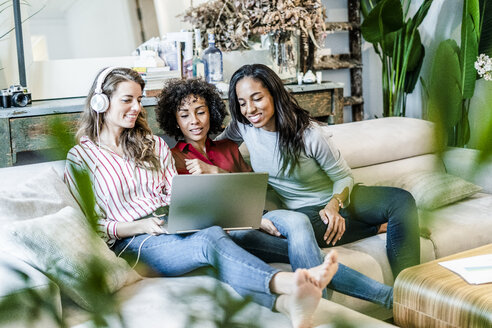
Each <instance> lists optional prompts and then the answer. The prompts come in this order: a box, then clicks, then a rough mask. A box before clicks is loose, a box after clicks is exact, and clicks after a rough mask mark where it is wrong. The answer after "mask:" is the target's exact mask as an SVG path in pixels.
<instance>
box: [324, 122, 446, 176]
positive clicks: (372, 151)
mask: <svg viewBox="0 0 492 328" xmlns="http://www.w3.org/2000/svg"><path fill="white" fill-rule="evenodd" d="M327 129H330V131H331V132H332V133H333V141H334V143H335V145H337V147H338V148H339V149H340V152H341V153H342V156H343V158H344V159H345V160H346V161H347V163H348V165H349V166H350V167H351V168H357V167H364V166H369V165H374V164H379V163H385V162H391V161H395V160H399V159H403V158H409V157H414V156H418V155H424V154H429V153H433V152H436V151H437V150H439V147H440V146H439V145H438V144H437V143H436V142H434V141H435V140H436V138H435V136H434V132H435V131H434V125H433V124H432V123H431V122H429V121H425V120H420V119H413V118H408V117H386V118H379V119H374V120H367V121H359V122H352V123H346V124H336V125H330V126H328V127H327Z"/></svg>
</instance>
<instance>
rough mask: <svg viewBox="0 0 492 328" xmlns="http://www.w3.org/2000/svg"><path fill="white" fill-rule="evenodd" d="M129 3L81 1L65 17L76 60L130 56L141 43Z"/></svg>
mask: <svg viewBox="0 0 492 328" xmlns="http://www.w3.org/2000/svg"><path fill="white" fill-rule="evenodd" d="M129 1H130V0H125V1H122V0H105V1H101V0H78V1H76V2H75V3H74V5H73V6H72V7H70V9H69V10H68V11H67V13H66V21H67V29H68V34H69V35H70V36H71V38H70V39H69V40H67V45H69V46H70V48H71V49H72V53H73V55H74V57H73V58H86V57H103V56H107V57H115V56H129V55H130V54H131V53H132V51H133V50H135V49H136V47H137V46H138V45H139V44H140V43H141V42H140V40H139V39H138V35H135V31H134V29H133V23H134V20H135V17H136V13H134V12H131V11H130V7H129Z"/></svg>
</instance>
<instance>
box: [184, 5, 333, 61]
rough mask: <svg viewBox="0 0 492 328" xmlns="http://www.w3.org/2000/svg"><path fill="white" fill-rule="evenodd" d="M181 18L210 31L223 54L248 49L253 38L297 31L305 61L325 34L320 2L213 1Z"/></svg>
mask: <svg viewBox="0 0 492 328" xmlns="http://www.w3.org/2000/svg"><path fill="white" fill-rule="evenodd" d="M182 17H183V21H185V22H189V23H191V24H192V25H193V27H194V28H199V29H200V30H201V31H202V32H205V31H207V30H210V29H213V30H214V31H215V39H216V45H217V47H219V48H220V49H222V50H224V51H229V50H238V49H248V48H249V45H248V41H249V40H250V39H251V38H252V37H254V36H258V35H262V34H268V33H274V34H278V33H282V32H289V31H295V30H300V33H301V36H300V40H301V52H302V53H303V56H302V58H303V59H304V60H305V59H306V58H307V57H308V56H310V55H311V56H312V54H310V49H312V48H313V47H312V46H310V43H311V44H313V45H314V46H318V43H319V42H321V41H322V40H323V39H324V37H325V31H326V28H325V18H326V12H325V8H324V6H323V4H322V3H321V0H213V1H210V2H207V3H203V4H201V5H199V6H196V7H192V8H190V9H188V10H187V11H186V12H185V13H184V14H183V15H182ZM311 52H312V50H311Z"/></svg>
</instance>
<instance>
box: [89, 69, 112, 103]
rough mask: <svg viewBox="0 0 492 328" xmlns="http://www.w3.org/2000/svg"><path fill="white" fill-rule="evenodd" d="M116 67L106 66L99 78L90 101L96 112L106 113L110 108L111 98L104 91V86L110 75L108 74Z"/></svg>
mask: <svg viewBox="0 0 492 328" xmlns="http://www.w3.org/2000/svg"><path fill="white" fill-rule="evenodd" d="M114 69H116V67H108V68H106V69H105V70H104V71H102V72H101V74H99V77H98V78H97V83H96V89H95V90H94V95H93V96H92V98H91V102H90V104H91V108H92V109H93V110H94V111H95V112H96V113H104V112H105V111H107V110H108V108H109V98H108V96H106V95H105V94H104V93H103V91H102V87H103V83H104V80H105V79H106V76H108V74H109V73H111V71H112V70H114Z"/></svg>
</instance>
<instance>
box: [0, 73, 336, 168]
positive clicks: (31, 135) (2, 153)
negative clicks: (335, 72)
mask: <svg viewBox="0 0 492 328" xmlns="http://www.w3.org/2000/svg"><path fill="white" fill-rule="evenodd" d="M286 88H287V89H289V90H290V91H291V92H292V93H293V95H294V97H295V98H296V99H297V101H298V102H299V104H300V105H301V107H303V108H305V109H307V110H308V111H310V112H311V114H312V115H313V116H314V117H320V118H323V119H326V118H330V122H333V123H343V84H342V83H330V82H327V83H322V84H310V85H300V86H286ZM84 101H85V99H84V98H77V99H65V100H53V101H39V102H34V103H33V105H32V106H30V107H25V108H9V109H0V167H6V166H12V165H15V164H16V163H17V154H18V153H20V152H28V151H41V150H48V149H53V148H56V147H57V145H56V144H54V141H53V138H52V135H53V132H52V131H51V129H52V126H53V124H52V122H53V121H52V120H53V119H55V118H57V119H61V120H63V122H64V124H66V125H67V126H68V129H69V131H70V132H71V133H74V134H75V132H76V131H77V124H78V121H79V118H80V113H81V111H82V109H83V106H84ZM224 101H225V102H226V103H227V99H224ZM142 103H143V105H144V107H145V109H146V110H147V113H148V121H149V125H150V128H151V129H152V131H153V132H154V133H155V134H157V135H163V134H164V132H163V131H162V130H161V129H160V128H159V126H158V124H157V122H156V119H155V104H156V99H155V98H144V99H143V101H142Z"/></svg>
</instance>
